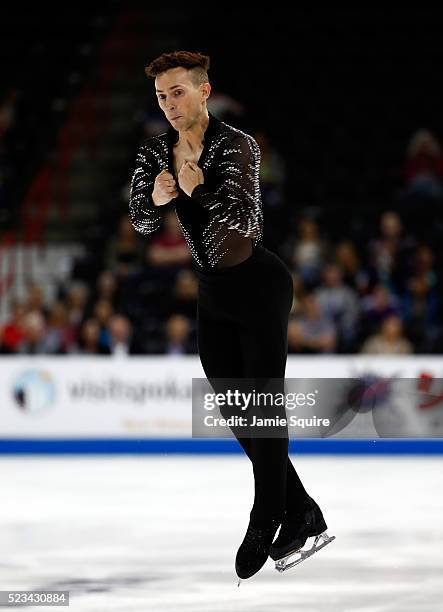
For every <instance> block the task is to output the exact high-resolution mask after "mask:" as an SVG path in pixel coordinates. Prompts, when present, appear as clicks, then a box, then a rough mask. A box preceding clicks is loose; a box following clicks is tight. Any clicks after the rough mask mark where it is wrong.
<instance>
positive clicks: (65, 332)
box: [43, 301, 76, 355]
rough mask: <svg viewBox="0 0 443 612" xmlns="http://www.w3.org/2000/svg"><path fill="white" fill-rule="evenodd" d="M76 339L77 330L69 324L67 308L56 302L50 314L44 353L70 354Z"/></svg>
mask: <svg viewBox="0 0 443 612" xmlns="http://www.w3.org/2000/svg"><path fill="white" fill-rule="evenodd" d="M75 339H76V337H75V328H74V327H73V326H72V325H70V323H69V319H68V313H67V309H66V306H65V305H64V304H63V302H60V301H56V302H54V303H53V304H52V305H51V308H50V312H49V320H48V324H47V327H46V334H45V338H44V341H43V352H44V353H48V354H57V355H60V354H66V353H69V352H70V350H71V348H72V345H73V344H74V342H75Z"/></svg>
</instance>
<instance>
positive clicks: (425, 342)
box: [401, 274, 441, 353]
mask: <svg viewBox="0 0 443 612" xmlns="http://www.w3.org/2000/svg"><path fill="white" fill-rule="evenodd" d="M439 308H440V302H439V298H438V294H437V291H436V290H435V289H433V288H432V287H431V286H430V283H429V279H428V277H427V276H426V274H416V275H414V276H412V277H411V278H410V279H409V281H408V289H407V291H406V293H405V294H404V296H403V298H402V300H401V312H402V319H403V321H404V322H405V326H406V329H407V333H408V336H409V338H411V340H412V342H413V344H414V346H415V347H416V350H417V352H423V353H429V352H432V347H433V345H434V343H435V341H436V339H437V337H438V335H439V332H440V328H441V323H440V324H439V322H438V314H439Z"/></svg>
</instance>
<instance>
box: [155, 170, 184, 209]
mask: <svg viewBox="0 0 443 612" xmlns="http://www.w3.org/2000/svg"><path fill="white" fill-rule="evenodd" d="M177 196H178V191H177V185H176V184H175V178H174V177H173V176H172V174H171V173H170V172H168V171H167V170H162V171H161V172H160V174H158V175H157V176H156V178H155V183H154V190H153V192H152V201H153V202H154V204H155V206H163V205H164V204H167V203H168V202H170V201H171V200H173V199H174V198H176V197H177Z"/></svg>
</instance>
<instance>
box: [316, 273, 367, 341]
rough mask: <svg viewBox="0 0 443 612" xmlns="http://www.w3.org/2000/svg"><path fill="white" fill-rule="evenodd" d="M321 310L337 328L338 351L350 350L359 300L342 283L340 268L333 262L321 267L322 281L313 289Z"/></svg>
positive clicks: (351, 290)
mask: <svg viewBox="0 0 443 612" xmlns="http://www.w3.org/2000/svg"><path fill="white" fill-rule="evenodd" d="M315 297H316V299H317V302H318V304H319V305H320V308H321V310H322V312H323V313H324V314H325V315H326V317H328V318H329V319H330V320H331V321H333V323H334V326H335V329H336V330H337V332H338V333H337V349H338V351H339V352H345V351H348V350H351V349H352V347H353V343H354V339H355V336H356V332H357V329H356V327H357V322H358V317H359V310H360V308H359V302H358V297H357V294H356V293H355V291H354V290H353V289H351V288H350V287H347V286H346V285H345V284H344V283H343V278H342V271H341V268H340V267H339V266H338V265H337V264H334V263H330V264H327V265H326V266H325V268H324V269H323V283H322V284H321V285H320V287H319V288H318V289H317V290H316V291H315Z"/></svg>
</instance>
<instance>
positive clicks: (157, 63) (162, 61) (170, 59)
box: [145, 51, 210, 87]
mask: <svg viewBox="0 0 443 612" xmlns="http://www.w3.org/2000/svg"><path fill="white" fill-rule="evenodd" d="M209 64H210V58H209V55H203V53H198V52H193V51H172V52H171V53H163V54H162V55H160V56H159V57H157V58H156V59H155V60H153V61H152V62H151V63H150V64H149V66H146V68H145V73H146V76H148V77H154V78H155V77H156V76H157V75H158V74H160V73H162V72H166V70H170V69H171V68H186V69H187V70H189V76H190V78H191V80H192V82H193V83H194V85H195V86H196V87H198V86H199V85H201V84H202V83H205V82H208V81H209V79H208V69H209Z"/></svg>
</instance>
